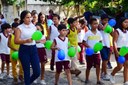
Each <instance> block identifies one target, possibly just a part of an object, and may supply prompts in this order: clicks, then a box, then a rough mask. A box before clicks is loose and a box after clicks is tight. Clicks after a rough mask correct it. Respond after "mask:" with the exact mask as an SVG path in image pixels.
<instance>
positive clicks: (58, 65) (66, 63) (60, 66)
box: [56, 61, 70, 73]
mask: <svg viewBox="0 0 128 85" xmlns="http://www.w3.org/2000/svg"><path fill="white" fill-rule="evenodd" d="M63 68H64V70H66V69H70V61H60V62H56V71H57V73H60V72H62V69H63Z"/></svg>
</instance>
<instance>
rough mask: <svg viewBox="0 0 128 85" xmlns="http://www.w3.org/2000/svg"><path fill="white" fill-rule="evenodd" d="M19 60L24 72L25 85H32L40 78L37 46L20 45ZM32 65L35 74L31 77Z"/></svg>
mask: <svg viewBox="0 0 128 85" xmlns="http://www.w3.org/2000/svg"><path fill="white" fill-rule="evenodd" d="M19 59H20V61H21V64H22V67H23V71H24V82H25V85H30V84H31V83H32V82H33V81H34V80H35V79H37V78H38V77H39V76H40V65H39V57H38V53H37V48H36V45H31V46H27V45H20V48H19ZM30 64H31V66H32V70H33V74H32V76H31V77H30Z"/></svg>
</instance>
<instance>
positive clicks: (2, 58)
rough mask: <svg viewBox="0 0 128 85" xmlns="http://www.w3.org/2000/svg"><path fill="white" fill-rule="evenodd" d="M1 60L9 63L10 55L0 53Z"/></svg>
mask: <svg viewBox="0 0 128 85" xmlns="http://www.w3.org/2000/svg"><path fill="white" fill-rule="evenodd" d="M0 56H1V60H2V62H6V63H10V56H9V55H7V54H0Z"/></svg>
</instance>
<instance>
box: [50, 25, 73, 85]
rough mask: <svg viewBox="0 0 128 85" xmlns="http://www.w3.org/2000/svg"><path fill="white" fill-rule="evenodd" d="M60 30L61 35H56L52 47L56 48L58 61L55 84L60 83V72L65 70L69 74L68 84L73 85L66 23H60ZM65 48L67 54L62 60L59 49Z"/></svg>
mask: <svg viewBox="0 0 128 85" xmlns="http://www.w3.org/2000/svg"><path fill="white" fill-rule="evenodd" d="M58 31H59V33H60V35H59V36H58V37H56V38H55V39H54V41H53V44H52V49H54V50H56V51H55V52H56V53H55V54H56V55H55V62H56V75H55V85H58V81H59V76H60V73H61V72H62V70H63V67H64V70H65V73H66V75H67V80H68V85H72V79H71V73H70V58H69V57H68V55H67V52H68V38H67V37H66V35H67V29H66V26H65V25H64V24H60V25H59V26H58ZM59 50H63V51H64V54H65V58H64V59H63V60H60V59H59V58H58V56H57V55H58V51H59Z"/></svg>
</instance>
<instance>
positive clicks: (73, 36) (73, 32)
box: [67, 18, 81, 76]
mask: <svg viewBox="0 0 128 85" xmlns="http://www.w3.org/2000/svg"><path fill="white" fill-rule="evenodd" d="M68 24H69V25H70V28H69V29H68V34H67V36H68V39H69V42H70V44H71V46H72V47H74V48H75V52H76V53H75V55H74V56H72V58H71V74H75V75H76V76H78V75H79V74H80V73H81V71H80V70H79V69H78V66H77V61H78V59H77V50H78V48H77V47H78V36H77V34H78V30H77V28H76V24H77V21H76V19H74V18H69V19H68ZM70 57H71V56H70Z"/></svg>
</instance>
